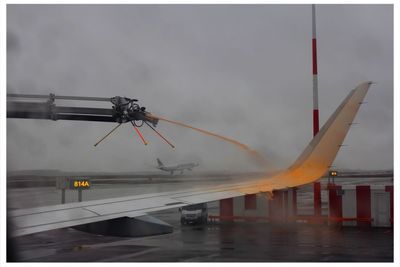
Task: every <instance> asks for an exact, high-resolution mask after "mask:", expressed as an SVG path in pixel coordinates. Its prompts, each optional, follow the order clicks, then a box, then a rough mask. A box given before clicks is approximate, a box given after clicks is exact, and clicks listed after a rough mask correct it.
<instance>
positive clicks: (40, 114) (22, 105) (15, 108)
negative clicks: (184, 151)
mask: <svg viewBox="0 0 400 267" xmlns="http://www.w3.org/2000/svg"><path fill="white" fill-rule="evenodd" d="M43 100H44V101H43ZM56 100H61V101H74V103H75V102H76V101H89V102H111V104H112V107H111V108H94V107H75V106H59V105H56V104H55V101H56ZM137 102H138V100H137V99H132V98H127V97H122V96H115V97H111V98H106V97H84V96H60V95H55V94H49V95H32V94H7V118H20V119H48V120H54V121H57V120H77V121H97V122H115V123H117V126H115V127H114V128H113V129H112V130H111V131H110V132H109V133H107V134H106V135H105V136H104V137H103V138H101V139H100V140H99V141H98V142H97V143H96V144H95V145H94V146H97V145H99V144H100V143H101V142H102V141H103V140H104V139H106V138H107V137H108V136H110V135H111V134H112V133H113V132H114V131H115V130H116V129H117V128H118V127H119V126H121V124H123V123H127V122H129V123H131V124H132V126H133V128H134V129H135V131H136V133H137V134H138V136H139V137H140V139H141V140H142V141H143V143H144V144H145V145H147V141H146V140H145V139H144V137H143V135H142V133H141V132H140V130H139V128H140V127H141V126H143V125H144V124H146V125H147V126H149V127H150V129H152V130H153V131H154V132H155V133H156V134H157V135H158V136H160V137H161V138H162V139H163V140H164V141H165V142H167V144H168V145H170V146H171V147H172V148H174V146H173V145H172V144H171V143H170V142H169V141H168V140H167V139H166V138H165V137H164V136H162V135H161V134H160V133H159V132H158V131H157V130H156V129H155V127H156V126H157V123H158V119H157V118H156V117H154V116H152V114H151V113H150V112H147V111H146V108H145V107H143V106H140V105H139V104H138V103H137Z"/></svg>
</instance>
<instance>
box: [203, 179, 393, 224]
mask: <svg viewBox="0 0 400 267" xmlns="http://www.w3.org/2000/svg"><path fill="white" fill-rule="evenodd" d="M324 189H326V190H328V207H329V210H328V215H327V216H299V215H298V214H297V190H296V188H294V189H288V190H279V191H274V192H273V196H272V197H271V196H270V195H268V194H257V195H256V194H251V195H245V196H241V197H236V198H228V199H223V200H220V214H219V216H216V215H214V216H210V218H211V217H212V219H218V220H221V221H224V220H230V221H231V220H244V221H252V220H256V221H259V220H263V221H270V222H276V223H281V222H293V221H302V222H319V223H323V222H328V223H329V224H330V225H342V226H373V227H389V226H392V225H393V186H392V185H391V186H370V185H358V186H355V185H344V186H340V185H334V184H328V185H327V186H326V187H325V188H324Z"/></svg>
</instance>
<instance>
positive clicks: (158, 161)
mask: <svg viewBox="0 0 400 267" xmlns="http://www.w3.org/2000/svg"><path fill="white" fill-rule="evenodd" d="M157 163H158V167H163V166H164V164H163V163H162V162H161V160H160V159H159V158H157Z"/></svg>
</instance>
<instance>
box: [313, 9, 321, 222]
mask: <svg viewBox="0 0 400 267" xmlns="http://www.w3.org/2000/svg"><path fill="white" fill-rule="evenodd" d="M311 7H312V74H313V134H314V136H315V135H317V133H318V132H319V110H318V69H317V29H316V23H315V5H314V4H313V5H312V6H311ZM314 215H315V216H320V215H321V183H320V182H315V183H314Z"/></svg>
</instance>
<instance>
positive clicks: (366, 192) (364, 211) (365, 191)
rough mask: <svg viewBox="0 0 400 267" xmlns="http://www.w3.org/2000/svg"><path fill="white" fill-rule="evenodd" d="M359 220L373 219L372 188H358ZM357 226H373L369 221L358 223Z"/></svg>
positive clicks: (365, 186)
mask: <svg viewBox="0 0 400 267" xmlns="http://www.w3.org/2000/svg"><path fill="white" fill-rule="evenodd" d="M356 199H357V200H356V203H357V218H371V187H370V186H369V185H358V186H356ZM357 226H371V222H369V221H357Z"/></svg>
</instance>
